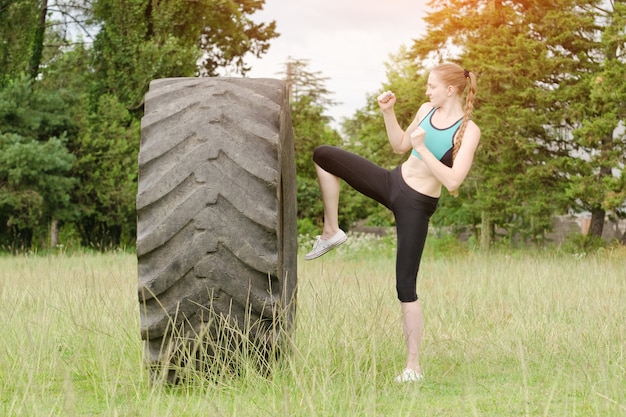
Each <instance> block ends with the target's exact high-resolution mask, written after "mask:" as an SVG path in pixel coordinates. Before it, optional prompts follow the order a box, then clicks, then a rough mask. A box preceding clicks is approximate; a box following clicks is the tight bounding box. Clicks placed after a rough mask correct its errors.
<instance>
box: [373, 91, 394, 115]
mask: <svg viewBox="0 0 626 417" xmlns="http://www.w3.org/2000/svg"><path fill="white" fill-rule="evenodd" d="M377 100H378V106H379V107H380V110H381V111H383V112H385V111H386V110H389V109H391V108H393V106H394V104H396V95H395V94H394V93H392V92H391V91H385V92H384V93H382V94H381V95H379V96H378V98H377Z"/></svg>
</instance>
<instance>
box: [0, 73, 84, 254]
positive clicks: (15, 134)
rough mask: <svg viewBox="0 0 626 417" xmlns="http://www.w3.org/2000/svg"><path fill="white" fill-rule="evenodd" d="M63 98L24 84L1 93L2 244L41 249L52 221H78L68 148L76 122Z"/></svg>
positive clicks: (72, 156)
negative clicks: (71, 196) (72, 120)
mask: <svg viewBox="0 0 626 417" xmlns="http://www.w3.org/2000/svg"><path fill="white" fill-rule="evenodd" d="M66 110H67V109H66V107H65V103H64V102H63V100H62V97H61V96H60V95H59V94H56V93H53V92H45V91H41V90H38V89H37V88H34V86H33V84H32V83H31V82H30V81H28V80H25V79H22V80H17V81H15V82H12V83H10V84H9V85H8V86H7V87H6V88H5V89H3V90H0V213H1V214H0V225H1V226H0V244H2V245H5V246H9V247H12V248H29V247H30V246H31V245H39V242H40V241H41V240H45V237H46V236H47V227H48V224H49V222H50V221H51V220H52V219H55V220H60V221H64V220H71V219H73V218H74V216H75V215H76V210H75V208H74V207H73V206H72V205H71V204H70V193H71V191H72V189H73V187H74V185H75V184H76V180H75V179H74V178H73V177H72V176H71V175H70V172H71V168H72V165H73V163H74V161H75V157H74V155H72V154H70V153H69V151H68V149H67V146H66V143H67V138H66V132H67V131H68V130H71V122H70V120H69V119H68V118H67V116H66Z"/></svg>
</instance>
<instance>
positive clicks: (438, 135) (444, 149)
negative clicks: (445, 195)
mask: <svg viewBox="0 0 626 417" xmlns="http://www.w3.org/2000/svg"><path fill="white" fill-rule="evenodd" d="M435 110H437V108H433V109H432V110H431V111H429V112H428V114H427V115H426V117H424V119H422V121H421V122H420V124H419V126H420V127H421V128H422V129H424V131H425V132H426V136H424V145H426V148H428V150H429V151H430V152H432V154H433V155H435V158H437V159H438V160H439V161H441V163H442V164H444V165H445V166H447V167H449V168H452V148H453V147H454V136H455V135H456V132H457V131H458V130H459V128H460V127H461V123H462V122H463V118H460V119H459V120H458V121H457V122H456V123H454V124H453V125H452V126H450V127H447V128H445V129H439V128H436V127H435V126H433V122H432V120H431V119H432V117H433V114H435ZM411 155H415V156H417V157H418V158H419V159H422V157H421V156H420V154H419V153H418V152H417V151H416V150H415V149H413V151H411Z"/></svg>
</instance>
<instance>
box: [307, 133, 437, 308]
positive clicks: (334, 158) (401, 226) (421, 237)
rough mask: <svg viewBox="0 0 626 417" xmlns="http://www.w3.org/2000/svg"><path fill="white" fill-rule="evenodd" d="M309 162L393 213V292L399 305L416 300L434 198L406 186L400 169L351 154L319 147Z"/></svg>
mask: <svg viewBox="0 0 626 417" xmlns="http://www.w3.org/2000/svg"><path fill="white" fill-rule="evenodd" d="M313 160H314V161H315V163H316V164H317V165H319V166H320V167H321V168H322V169H324V170H325V171H327V172H329V173H331V174H333V175H335V176H337V177H339V178H341V179H343V180H344V181H346V182H347V183H348V184H349V185H350V186H351V187H353V188H354V189H355V190H357V191H358V192H360V193H362V194H364V195H366V196H368V197H370V198H372V199H374V200H376V201H378V202H379V203H380V204H382V205H384V206H385V207H387V208H388V209H389V210H391V211H392V212H393V215H394V218H395V220H396V231H397V235H398V248H397V252H396V290H397V292H398V299H399V300H400V301H402V302H412V301H415V300H417V292H416V289H415V284H416V280H417V272H418V270H419V265H420V261H421V259H422V252H423V251H424V243H425V242H426V235H427V234H428V221H429V220H430V216H431V215H432V214H433V213H434V212H435V210H436V209H437V204H438V202H439V199H438V198H435V197H429V196H427V195H424V194H421V193H419V192H417V191H415V190H414V189H413V188H411V187H409V186H408V184H407V183H406V182H404V179H403V178H402V171H401V169H400V167H398V168H396V169H394V170H392V171H389V170H387V169H384V168H381V167H379V166H378V165H376V164H374V163H373V162H371V161H369V160H367V159H365V158H363V157H361V156H359V155H355V154H353V153H351V152H347V151H344V150H343V149H339V148H336V147H333V146H328V145H323V146H319V147H318V148H316V149H315V151H314V152H313Z"/></svg>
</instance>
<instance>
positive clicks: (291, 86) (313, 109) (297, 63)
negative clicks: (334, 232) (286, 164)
mask: <svg viewBox="0 0 626 417" xmlns="http://www.w3.org/2000/svg"><path fill="white" fill-rule="evenodd" d="M308 65H309V64H308V62H307V61H306V60H298V59H293V58H290V59H289V60H288V61H287V62H286V63H285V66H284V71H283V73H282V76H283V78H284V79H285V82H286V83H287V89H288V91H289V95H290V98H289V101H290V104H291V122H292V125H293V132H294V145H295V158H296V186H297V199H298V219H299V223H300V224H299V229H300V232H301V233H306V232H309V231H312V230H313V229H314V227H318V226H319V225H320V224H321V223H322V218H323V208H322V201H321V196H320V193H319V186H318V184H317V174H316V172H315V168H314V165H313V161H312V159H311V157H312V155H313V150H314V149H315V148H316V147H317V146H319V145H322V144H330V145H339V143H340V141H341V138H340V136H339V134H338V133H337V132H336V131H335V130H334V129H332V128H331V127H330V122H331V119H330V118H329V117H328V116H326V115H325V114H324V112H325V111H326V109H327V108H328V106H332V105H333V104H334V103H335V102H334V101H333V100H332V99H330V98H329V97H328V96H329V95H330V94H332V93H331V92H330V91H329V90H328V89H327V88H326V86H325V81H326V80H327V79H326V78H324V77H322V76H321V74H320V73H319V72H314V71H311V70H309V68H308Z"/></svg>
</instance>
